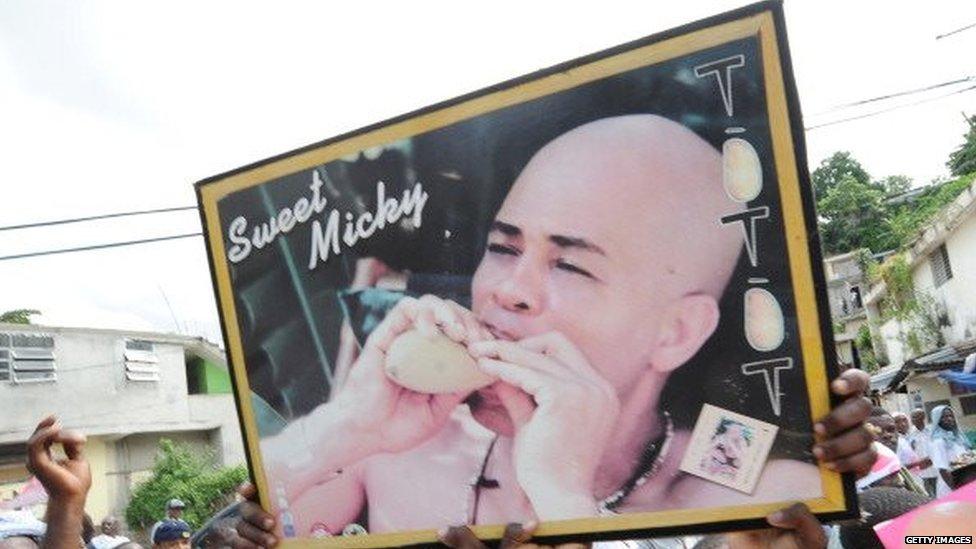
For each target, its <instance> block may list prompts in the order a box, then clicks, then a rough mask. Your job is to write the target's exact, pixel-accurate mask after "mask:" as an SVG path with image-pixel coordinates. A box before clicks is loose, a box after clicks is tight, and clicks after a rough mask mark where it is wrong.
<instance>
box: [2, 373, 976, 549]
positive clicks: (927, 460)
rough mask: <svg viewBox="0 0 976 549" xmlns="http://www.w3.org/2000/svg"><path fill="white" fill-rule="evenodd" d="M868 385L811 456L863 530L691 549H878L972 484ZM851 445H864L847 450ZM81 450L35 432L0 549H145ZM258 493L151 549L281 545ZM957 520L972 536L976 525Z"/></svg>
mask: <svg viewBox="0 0 976 549" xmlns="http://www.w3.org/2000/svg"><path fill="white" fill-rule="evenodd" d="M866 385H867V380H866V376H865V375H864V374H862V373H861V372H853V371H852V372H847V373H845V374H844V375H843V376H842V378H841V379H840V380H838V381H836V382H835V384H834V385H833V386H832V389H833V390H834V391H835V392H836V393H838V394H839V395H840V396H842V397H845V398H846V400H847V401H846V402H845V403H843V404H841V405H840V406H838V407H837V408H835V409H834V411H833V412H831V414H830V415H829V416H827V417H826V418H824V419H823V420H822V421H821V422H820V425H823V426H826V427H828V428H829V429H831V430H828V431H826V432H828V433H832V434H830V435H828V436H827V439H826V441H824V442H822V443H821V445H820V448H821V449H826V452H823V451H821V452H818V454H820V455H821V456H824V457H823V458H822V459H823V460H824V462H825V463H826V464H827V465H828V466H829V467H831V468H834V469H836V470H839V471H849V472H854V473H855V474H856V475H857V476H858V481H857V487H858V498H859V503H860V506H861V509H862V512H863V514H864V517H863V518H862V519H861V520H858V521H848V522H845V523H839V524H833V525H830V524H828V525H822V524H820V522H819V521H818V520H817V519H816V517H814V515H813V514H812V513H811V512H810V511H809V509H807V507H806V506H804V505H803V504H794V505H791V506H788V507H786V508H785V509H782V510H780V511H778V512H776V513H773V514H772V515H770V516H769V517H768V518H767V520H768V522H769V525H770V528H769V529H767V530H759V531H750V532H736V533H728V534H724V535H720V536H708V537H705V538H702V539H700V540H699V541H698V542H697V545H696V547H701V548H704V549H707V548H709V547H733V548H740V547H804V548H807V547H810V548H813V547H880V542H879V540H878V538H877V535H876V534H875V533H874V530H873V529H872V527H873V526H874V525H875V524H877V523H879V522H882V521H884V520H888V519H891V518H894V517H896V516H898V515H901V514H903V513H905V512H908V511H910V510H912V509H914V508H916V507H918V506H921V505H924V504H925V503H928V502H929V501H932V500H933V499H934V498H937V497H941V496H943V495H945V494H948V493H949V492H950V491H952V490H953V489H956V488H958V487H960V486H961V485H962V484H965V483H967V482H969V481H970V480H971V478H968V477H967V476H966V475H964V474H963V475H960V474H959V473H960V471H964V470H965V469H966V468H960V467H958V465H959V463H960V462H964V461H965V458H966V456H967V455H970V454H968V452H969V451H970V450H971V445H970V443H969V441H968V439H967V438H966V437H965V436H964V435H963V434H962V433H961V432H960V429H959V427H958V425H957V424H956V419H955V415H954V413H953V411H952V408H950V407H948V406H938V407H935V408H934V409H933V410H932V411H931V414H930V416H929V417H926V414H925V412H924V410H921V409H919V410H914V411H913V412H912V413H911V414H910V416H909V415H906V414H902V413H894V414H892V413H889V412H888V411H886V410H885V409H883V408H881V407H874V408H873V409H871V408H870V406H868V405H867V402H868V401H867V400H866V399H865V398H863V397H862V396H860V395H861V394H862V391H863V390H864V388H865V387H866ZM840 427H844V429H841V428H840ZM818 430H821V429H818ZM851 438H857V439H863V442H862V443H859V444H854V443H852V442H851V441H850V439H851ZM56 444H58V445H60V446H62V447H63V450H64V457H63V458H57V457H55V455H54V454H53V453H52V447H53V446H54V445H56ZM845 444H846V445H847V447H846V448H845V450H844V452H847V453H853V454H855V455H856V454H860V453H862V452H863V451H865V448H869V449H868V451H869V452H870V453H871V454H872V456H877V457H876V459H873V460H872V462H871V463H868V464H867V467H865V466H864V464H861V463H859V462H857V461H851V460H849V459H845V458H844V457H843V455H840V454H837V453H834V454H833V455H830V454H831V452H832V450H831V449H832V448H833V449H835V450H833V451H834V452H836V448H838V445H841V446H843V445H845ZM84 445H85V437H84V435H82V434H80V433H77V432H74V431H70V430H66V429H64V428H62V426H61V425H60V424H59V423H58V422H57V420H56V419H55V418H54V417H53V416H51V417H47V418H45V419H44V420H42V421H41V422H40V423H39V424H38V426H37V429H36V431H35V432H34V434H33V436H32V437H31V438H30V440H29V441H28V463H27V465H28V469H29V470H30V471H31V472H32V473H33V474H34V475H35V476H36V477H37V479H38V480H39V481H40V482H41V484H42V485H43V486H44V488H45V490H46V492H47V493H48V497H49V500H48V503H47V508H46V514H45V517H44V521H39V520H37V519H35V518H33V516H32V515H30V513H29V512H28V511H14V512H11V513H8V514H7V515H6V516H4V517H3V518H2V519H0V549H28V548H30V549H34V548H38V547H41V548H44V549H51V548H72V549H74V548H77V547H87V548H91V549H134V548H139V547H143V546H142V545H140V544H139V543H137V542H136V541H133V540H132V539H130V537H129V536H126V535H125V534H124V532H123V528H122V524H121V521H120V520H119V519H118V518H116V517H112V516H108V517H105V518H103V519H102V521H101V523H100V525H99V527H98V531H96V528H95V527H94V525H93V523H92V521H91V519H90V518H89V517H88V516H87V515H86V514H85V511H84V509H85V501H86V496H87V493H88V490H89V488H90V487H91V483H92V477H91V471H90V468H89V466H88V463H87V461H86V460H85V457H84V451H83V449H84ZM973 469H976V467H973ZM255 492H256V490H255V488H254V487H253V486H252V485H249V484H248V485H245V486H243V487H242V488H241V490H240V493H239V496H240V498H239V499H240V501H239V502H238V503H237V504H236V505H235V509H234V511H233V512H232V513H226V512H225V513H222V514H221V515H218V516H217V517H215V518H214V519H213V520H211V521H210V523H208V525H206V527H205V529H206V532H201V533H204V534H205V535H203V536H200V535H199V534H198V536H195V537H194V536H193V532H192V530H191V526H190V525H189V524H188V523H187V522H186V521H184V520H183V517H182V513H183V510H184V509H185V507H186V505H185V504H184V502H183V501H181V500H179V499H175V498H174V499H170V500H169V501H168V502H167V504H166V508H165V510H161V511H164V512H165V515H164V516H162V517H161V519H160V520H159V521H158V522H157V523H156V524H154V525H153V526H152V528H151V530H150V532H149V535H148V539H149V541H150V543H151V544H152V545H151V546H152V547H153V548H159V549H170V548H173V549H176V548H189V547H190V546H191V537H193V538H194V544H193V545H194V546H202V547H234V548H239V549H252V548H256V547H272V546H275V545H277V544H278V543H279V541H280V540H279V539H278V538H277V537H276V534H275V524H276V520H275V517H274V516H272V515H271V514H269V513H267V512H266V511H265V510H263V509H262V508H261V507H260V506H259V505H258V504H257V503H256V502H255V499H256V498H255ZM957 519H958V520H959V521H964V522H968V524H971V525H974V526H972V528H974V529H976V517H957ZM536 526H537V524H536V523H527V524H510V525H509V526H508V527H507V528H506V530H505V534H504V538H503V540H502V541H501V545H500V546H501V547H518V546H521V545H523V544H528V543H529V541H530V539H531V536H532V534H533V531H534V529H535V527H536ZM932 534H938V532H933V533H932ZM439 536H440V538H441V541H442V542H443V543H444V545H446V546H449V547H457V548H465V549H468V548H480V547H487V545H486V544H485V543H484V542H482V541H481V540H479V539H478V538H476V537H475V535H474V534H473V533H472V531H471V530H470V529H468V528H467V527H466V526H463V525H459V526H448V527H445V528H444V529H443V530H441V531H440V533H439ZM621 543H622V542H621ZM626 543H628V544H629V546H635V544H636V546H640V547H658V546H667V543H666V541H665V540H641V541H633V542H626ZM573 545H578V544H573ZM598 545H603V544H598Z"/></svg>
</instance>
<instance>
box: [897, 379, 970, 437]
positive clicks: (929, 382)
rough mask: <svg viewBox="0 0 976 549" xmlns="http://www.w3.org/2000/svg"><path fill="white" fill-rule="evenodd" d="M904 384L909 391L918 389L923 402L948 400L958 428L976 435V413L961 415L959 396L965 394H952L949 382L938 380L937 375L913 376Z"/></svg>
mask: <svg viewBox="0 0 976 549" xmlns="http://www.w3.org/2000/svg"><path fill="white" fill-rule="evenodd" d="M906 386H907V387H908V391H909V393H911V392H913V391H919V392H920V393H921V395H922V401H923V403H925V404H928V403H931V402H932V401H935V400H949V402H950V404H951V405H952V410H953V411H954V412H955V414H956V420H957V421H958V423H959V428H960V429H961V430H962V431H963V432H965V433H967V434H969V435H970V436H974V435H976V415H963V413H962V405H960V404H959V396H966V395H959V396H953V395H952V393H951V391H950V390H949V384H948V383H944V382H942V381H940V380H939V378H937V377H923V376H919V377H915V378H912V379H911V380H910V381H908V383H906ZM970 394H971V393H970Z"/></svg>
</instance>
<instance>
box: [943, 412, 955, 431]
mask: <svg viewBox="0 0 976 549" xmlns="http://www.w3.org/2000/svg"><path fill="white" fill-rule="evenodd" d="M939 427H942V428H943V429H945V430H946V431H955V430H956V414H955V413H954V412H953V411H952V408H950V407H948V406H945V407H944V409H943V410H942V416H941V417H940V418H939Z"/></svg>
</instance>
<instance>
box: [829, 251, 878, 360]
mask: <svg viewBox="0 0 976 549" xmlns="http://www.w3.org/2000/svg"><path fill="white" fill-rule="evenodd" d="M864 252H867V250H863V251H862V250H857V251H853V252H848V253H846V254H840V255H835V256H832V257H828V258H826V259H824V275H825V277H826V278H827V298H828V301H829V303H830V318H831V320H832V321H833V322H834V344H835V345H836V347H837V360H838V361H839V362H840V365H841V368H842V369H845V368H851V367H853V368H861V367H862V365H861V357H860V356H859V353H858V349H857V346H856V345H855V342H856V341H857V334H858V331H859V330H860V329H861V327H862V326H865V325H866V324H867V314H866V312H865V310H864V300H863V298H862V296H863V295H864V294H865V293H866V292H867V289H868V282H867V277H866V276H865V273H864V269H863V267H862V262H861V259H860V258H861V254H862V253H864ZM868 253H870V252H868Z"/></svg>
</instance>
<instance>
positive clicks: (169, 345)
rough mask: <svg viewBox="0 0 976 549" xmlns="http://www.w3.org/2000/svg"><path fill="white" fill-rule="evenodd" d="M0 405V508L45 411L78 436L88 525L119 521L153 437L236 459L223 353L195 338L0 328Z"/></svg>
mask: <svg viewBox="0 0 976 549" xmlns="http://www.w3.org/2000/svg"><path fill="white" fill-rule="evenodd" d="M0 408H2V413H0V501H2V500H5V499H9V498H10V497H11V496H12V495H13V494H12V491H13V490H15V489H17V488H18V487H20V486H22V485H23V483H24V481H26V480H27V479H28V478H29V474H28V472H27V470H26V469H25V467H24V461H25V459H26V454H25V445H24V443H25V442H26V441H27V439H28V438H29V437H30V435H31V433H32V432H33V429H34V426H35V425H36V424H37V421H38V420H39V419H40V418H41V417H43V416H44V415H46V414H49V413H54V414H56V415H57V416H58V418H59V419H60V420H61V422H62V423H63V424H64V425H65V426H66V427H67V428H71V429H77V430H80V431H82V432H83V433H85V434H86V435H87V436H88V443H87V445H86V450H87V458H88V461H89V463H90V464H91V469H92V476H93V483H92V489H91V492H90V493H89V497H88V504H87V511H88V513H89V514H90V515H91V516H92V517H93V519H94V520H95V521H96V522H97V521H99V520H101V518H102V517H103V516H105V515H107V514H116V515H119V516H122V514H123V512H124V509H125V507H126V505H127V503H128V500H129V495H130V493H131V489H132V488H133V487H134V485H135V484H137V483H138V482H139V481H140V480H143V479H145V478H146V476H147V475H148V472H149V470H150V469H151V468H152V465H153V461H154V458H155V455H156V451H157V449H158V444H159V440H160V439H163V438H167V439H171V440H173V441H177V442H182V443H185V444H187V445H189V446H191V447H192V448H198V449H199V450H200V452H204V451H207V452H213V453H214V455H215V458H216V459H217V460H218V461H219V462H220V463H223V464H225V465H237V464H240V463H243V462H244V448H243V444H242V441H241V435H240V430H239V427H238V420H237V412H236V408H235V405H234V401H233V396H232V394H231V388H230V378H229V376H228V373H227V367H226V362H225V360H224V355H223V352H222V351H221V350H220V349H218V348H217V347H216V346H214V345H213V344H211V343H209V342H207V341H204V340H202V339H199V338H191V337H184V336H176V335H169V334H158V333H145V332H126V331H116V330H94V329H79V328H49V327H45V326H31V325H27V326H25V325H16V324H0ZM160 512H162V510H160Z"/></svg>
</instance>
